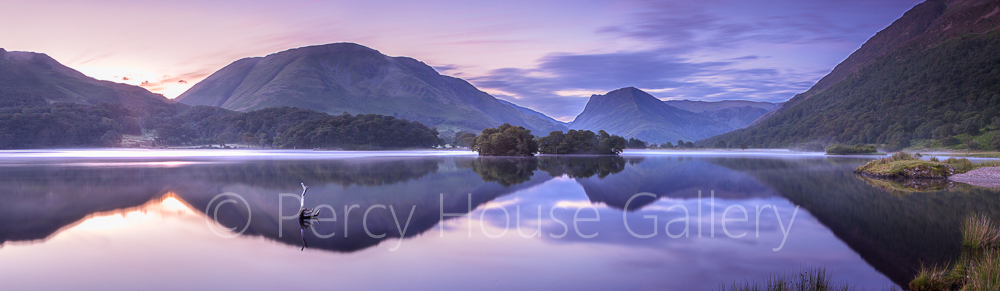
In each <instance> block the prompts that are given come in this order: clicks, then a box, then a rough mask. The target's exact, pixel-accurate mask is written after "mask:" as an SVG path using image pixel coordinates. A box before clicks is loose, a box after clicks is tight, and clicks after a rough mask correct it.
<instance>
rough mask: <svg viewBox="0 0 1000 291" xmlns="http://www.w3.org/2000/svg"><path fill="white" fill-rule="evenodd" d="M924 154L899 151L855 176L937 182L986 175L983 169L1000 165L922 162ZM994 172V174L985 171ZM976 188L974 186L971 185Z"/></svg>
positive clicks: (998, 178)
mask: <svg viewBox="0 0 1000 291" xmlns="http://www.w3.org/2000/svg"><path fill="white" fill-rule="evenodd" d="M921 157H922V156H921V155H920V154H919V153H917V154H909V153H905V152H898V153H895V154H893V155H892V156H889V157H887V158H881V159H877V160H873V161H871V162H868V163H867V164H865V165H862V166H860V167H858V168H857V169H855V170H854V173H856V174H858V175H860V176H864V177H868V178H875V179H891V180H912V179H938V180H948V179H949V177H952V176H953V175H956V177H957V176H963V175H965V174H966V173H969V172H970V171H976V172H975V173H980V172H984V170H990V169H994V168H995V167H997V166H1000V162H997V161H986V162H981V163H978V164H977V163H973V162H972V161H969V159H966V158H960V159H956V158H948V159H947V160H945V161H943V162H942V161H940V160H938V159H937V158H936V157H932V158H930V159H927V160H924V159H921ZM986 172H990V173H993V172H995V171H986ZM991 177H992V178H991V180H992V181H994V182H997V181H1000V176H996V175H993V176H991ZM976 178H978V179H986V178H984V177H983V175H982V174H979V175H978V176H976ZM954 180H955V181H957V182H963V183H965V182H966V181H965V180H962V179H954ZM970 184H972V185H976V184H975V183H970Z"/></svg>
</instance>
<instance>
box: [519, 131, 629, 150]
mask: <svg viewBox="0 0 1000 291" xmlns="http://www.w3.org/2000/svg"><path fill="white" fill-rule="evenodd" d="M538 145H539V151H540V152H541V153H543V154H598V155H617V154H620V153H621V152H622V151H623V150H625V147H626V146H627V145H628V141H626V140H625V138H623V137H621V136H618V135H611V134H608V133H607V132H606V131H603V130H601V131H598V132H597V133H596V134H595V133H594V132H593V131H589V130H575V129H570V130H569V131H568V132H566V133H563V132H562V131H553V132H550V133H549V135H547V136H545V137H541V138H539V139H538Z"/></svg>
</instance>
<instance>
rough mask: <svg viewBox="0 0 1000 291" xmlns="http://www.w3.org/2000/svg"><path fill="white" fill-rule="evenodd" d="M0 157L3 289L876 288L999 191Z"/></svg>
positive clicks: (824, 163)
mask: <svg viewBox="0 0 1000 291" xmlns="http://www.w3.org/2000/svg"><path fill="white" fill-rule="evenodd" d="M0 161H2V162H0V202H2V203H0V242H2V243H3V245H2V248H0V274H3V275H2V277H4V278H3V279H4V282H5V284H6V285H5V286H8V287H10V288H13V289H24V288H41V289H70V288H74V286H89V287H92V288H95V289H147V290H148V289H159V290H174V289H192V288H194V289H213V288H217V289H237V288H239V289H248V290H272V289H289V288H316V287H317V286H327V287H331V288H360V289H387V288H405V289H420V288H430V287H432V286H438V287H442V286H443V287H445V288H444V289H469V288H475V289H504V290H506V289H541V288H548V289H552V288H559V289H569V288H573V289H663V288H668V289H674V290H705V289H715V288H717V287H718V286H719V284H721V283H726V284H728V283H731V282H733V281H740V282H742V281H743V280H751V281H752V280H760V279H762V278H764V277H766V276H767V275H768V274H769V273H773V272H794V271H797V270H799V269H800V268H801V267H803V266H818V267H825V268H826V269H827V271H829V272H830V273H832V275H833V276H834V280H838V281H849V282H851V283H852V284H857V285H859V286H865V287H869V289H881V287H882V286H887V285H892V284H904V283H905V282H906V281H907V280H908V278H910V277H912V275H913V274H914V273H915V271H916V269H917V268H919V267H920V264H921V263H936V262H944V261H947V260H949V259H951V258H952V257H953V256H956V255H957V254H958V252H960V247H961V241H960V235H959V227H958V226H959V225H960V224H961V219H962V218H964V217H965V215H966V214H967V213H971V212H980V213H987V214H989V215H991V216H993V217H996V216H997V215H998V214H1000V198H997V197H998V196H997V195H996V194H997V193H996V192H992V191H988V190H982V189H978V188H976V189H973V188H967V187H957V188H953V189H949V190H946V191H941V192H932V193H912V194H907V195H900V194H899V193H894V192H892V191H887V190H885V189H882V188H878V187H877V186H873V185H869V184H867V183H866V182H865V181H864V180H862V179H859V178H857V177H855V176H854V175H853V173H852V172H851V170H852V169H853V168H854V167H856V166H857V165H859V164H861V163H863V162H864V161H865V159H864V158H851V157H847V158H841V157H824V156H816V155H802V154H794V153H788V152H757V153H740V152H694V151H676V152H647V151H629V152H626V153H625V154H624V155H623V156H621V157H617V156H616V157H610V156H559V157H552V156H540V157H532V158H478V157H476V156H475V155H473V154H471V153H469V152H455V151H389V152H386V151H380V152H313V151H223V150H219V151H204V150H202V151H197V150H164V151H159V150H115V151H109V150H68V151H46V150H38V151H18V152H9V151H5V152H0ZM303 183H304V184H306V185H308V186H309V190H308V192H307V194H306V195H305V201H304V203H303V206H304V207H306V208H309V209H321V210H320V215H319V218H322V220H321V221H317V222H315V223H313V224H312V225H310V226H308V227H305V226H302V225H301V222H300V221H299V220H298V219H295V217H296V216H295V215H296V213H297V211H298V210H299V203H300V202H299V200H298V197H299V195H300V194H301V192H302V187H301V184H303ZM223 193H229V194H233V195H236V196H226V197H230V198H225V197H223V198H221V199H220V198H218V197H220V196H219V195H220V194H223ZM234 197H235V198H234ZM939 198H940V200H939ZM226 199H231V200H232V202H224V201H226ZM930 200H934V201H938V202H929V201H930ZM220 201H223V202H224V203H222V202H220ZM916 208H922V209H927V211H926V212H924V213H925V214H920V215H917V214H915V213H914V211H909V210H912V209H916ZM333 219H336V220H333ZM901 241H906V242H909V243H907V244H900V243H899V242H901ZM58 278H73V279H72V280H70V279H66V280H63V279H58Z"/></svg>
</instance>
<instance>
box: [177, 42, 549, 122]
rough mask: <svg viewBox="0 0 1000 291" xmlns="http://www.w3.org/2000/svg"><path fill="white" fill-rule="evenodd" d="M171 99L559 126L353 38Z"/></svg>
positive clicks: (242, 63) (272, 60)
mask: <svg viewBox="0 0 1000 291" xmlns="http://www.w3.org/2000/svg"><path fill="white" fill-rule="evenodd" d="M177 101H178V102H182V103H186V104H191V105H217V106H220V107H222V108H226V109H231V110H237V111H248V110H254V109H260V108H266V107H281V106H293V107H299V108H304V109H312V110H316V111H320V112H326V113H330V114H340V113H342V112H348V113H352V114H358V113H375V114H383V115H390V116H395V117H397V118H404V119H409V120H414V121H419V122H421V123H424V124H427V125H430V126H437V127H439V129H440V130H442V131H443V132H447V131H450V132H456V131H460V130H462V131H473V132H478V131H479V130H482V129H484V128H487V127H494V126H497V125H500V124H502V123H511V124H515V125H521V126H525V127H526V128H528V129H531V130H533V131H534V132H535V133H540V134H544V133H547V132H549V131H553V130H565V126H564V125H562V124H556V123H552V122H550V121H548V120H546V119H544V118H542V117H539V116H532V115H529V114H526V113H524V112H521V111H519V110H518V109H516V108H515V107H512V106H509V105H507V104H504V103H502V102H500V101H499V100H498V99H496V98H494V97H493V96H490V95H489V94H487V93H485V92H482V91H480V90H479V89H477V88H476V87H475V86H473V85H472V84H469V83H468V82H466V81H465V80H462V79H459V78H454V77H450V76H444V75H440V74H438V73H437V71H435V70H434V69H433V68H432V67H430V66H428V65H426V64H424V63H422V62H420V61H418V60H416V59H413V58H409V57H389V56H386V55H384V54H382V53H380V52H378V51H377V50H374V49H371V48H368V47H365V46H362V45H359V44H354V43H333V44H325V45H316V46H307V47H301V48H295V49H290V50H285V51H282V52H277V53H273V54H270V55H267V56H265V57H260V58H245V59H241V60H238V61H236V62H233V63H232V64H230V65H228V66H226V67H224V68H223V69H220V70H219V71H216V72H215V73H213V74H212V75H211V76H209V77H208V78H206V79H205V80H203V81H202V82H199V83H198V84H195V86H193V87H192V88H191V89H189V90H188V91H187V92H184V93H183V94H181V95H180V96H179V97H178V98H177Z"/></svg>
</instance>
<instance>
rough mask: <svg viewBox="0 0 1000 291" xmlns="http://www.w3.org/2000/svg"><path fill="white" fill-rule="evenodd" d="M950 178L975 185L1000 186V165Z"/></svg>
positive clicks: (949, 178)
mask: <svg viewBox="0 0 1000 291" xmlns="http://www.w3.org/2000/svg"><path fill="white" fill-rule="evenodd" d="M948 180H951V181H955V182H962V183H966V184H969V185H973V186H979V187H991V188H1000V167H983V168H978V169H975V170H972V171H968V172H966V173H962V174H955V175H952V176H951V177H948Z"/></svg>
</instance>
